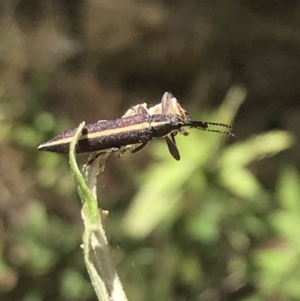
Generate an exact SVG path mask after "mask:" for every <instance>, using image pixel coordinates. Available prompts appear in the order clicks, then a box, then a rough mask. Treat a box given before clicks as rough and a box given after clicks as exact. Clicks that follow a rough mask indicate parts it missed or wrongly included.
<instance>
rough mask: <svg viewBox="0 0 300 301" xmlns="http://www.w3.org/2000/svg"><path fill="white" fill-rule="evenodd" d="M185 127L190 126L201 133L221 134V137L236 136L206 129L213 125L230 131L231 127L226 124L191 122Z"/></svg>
mask: <svg viewBox="0 0 300 301" xmlns="http://www.w3.org/2000/svg"><path fill="white" fill-rule="evenodd" d="M187 125H190V126H191V127H192V128H196V129H199V130H202V131H207V132H214V133H219V134H222V135H227V136H231V137H236V135H235V134H233V133H231V132H225V131H220V130H214V129H209V128H208V126H209V125H213V126H220V127H224V128H228V129H231V125H229V124H226V123H219V122H207V121H191V122H190V123H189V124H187Z"/></svg>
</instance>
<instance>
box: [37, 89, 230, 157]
mask: <svg viewBox="0 0 300 301" xmlns="http://www.w3.org/2000/svg"><path fill="white" fill-rule="evenodd" d="M209 125H214V126H221V127H226V128H231V126H230V125H227V124H223V123H215V122H204V121H193V120H192V119H191V118H190V116H189V114H188V113H187V111H186V110H184V109H183V108H182V107H181V106H180V104H179V103H178V101H177V99H176V98H175V97H174V96H173V95H172V94H171V93H170V92H165V93H164V95H163V97H162V99H161V102H160V103H159V104H157V105H155V106H153V107H150V108H148V107H147V104H146V103H144V104H139V105H136V106H134V107H132V108H130V109H129V110H128V111H127V112H126V113H125V114H124V115H123V116H122V118H118V119H115V120H99V121H97V122H96V123H92V124H87V125H86V126H85V127H84V128H83V130H82V135H81V136H80V138H79V140H78V143H77V146H76V153H94V152H96V153H95V155H94V156H93V157H94V159H95V158H96V157H97V156H98V155H101V154H104V153H105V154H110V153H113V152H119V154H120V155H122V154H123V153H124V152H125V151H127V150H131V151H132V152H133V153H135V152H138V151H140V150H142V149H143V148H144V147H145V146H146V145H147V144H148V143H149V142H150V141H151V140H152V139H153V138H164V139H165V140H166V142H167V145H168V148H169V151H170V153H171V155H172V156H173V157H174V158H175V159H176V160H180V155H179V151H178V148H177V146H176V141H175V136H176V134H178V133H180V134H183V135H188V131H187V130H186V129H185V128H184V127H190V128H197V129H201V130H206V131H210V132H217V133H222V134H226V135H230V136H234V134H233V133H231V132H222V131H219V130H214V129H209V128H208V127H209ZM74 133H75V129H69V130H66V131H64V132H63V133H61V134H59V135H57V136H55V137H54V138H52V139H50V140H49V141H47V142H45V143H42V144H40V145H39V146H38V150H44V151H50V152H57V153H68V152H69V146H70V143H71V141H72V139H73V136H74ZM94 159H93V160H94ZM89 161H90V160H89Z"/></svg>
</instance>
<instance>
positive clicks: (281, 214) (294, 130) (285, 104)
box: [0, 0, 300, 301]
mask: <svg viewBox="0 0 300 301" xmlns="http://www.w3.org/2000/svg"><path fill="white" fill-rule="evenodd" d="M299 15H300V4H299V2H298V1H269V0H251V1H250V0H238V1H233V0H228V1H219V0H215V1H211V0H210V1H208V0H204V1H196V0H195V1H187V2H186V1H142V2H141V1H134V0H126V1H121V2H120V1H115V0H110V1H107V0H84V1H83V0H74V1H65V0H61V1H54V0H50V1H36V0H20V1H1V3H0V152H1V157H0V300H4V301H13V300H16V301H20V300H25V301H27V300H30V301H32V300H34V301H35V300H36V301H39V300H51V301H55V300H57V301H59V300H96V298H95V295H94V292H93V290H92V287H91V285H90V283H89V279H88V275H87V273H86V271H85V267H84V264H83V255H82V250H81V249H80V244H81V235H82V230H83V227H82V224H81V219H80V206H79V205H78V202H79V201H78V199H77V196H76V193H75V188H74V183H73V178H72V176H71V172H70V170H69V166H68V159H67V157H66V156H60V155H57V154H51V153H46V152H45V153H43V152H38V151H37V150H36V147H37V145H38V144H39V143H41V142H44V141H46V140H47V139H50V138H52V137H53V136H54V135H56V134H58V133H60V132H61V131H63V130H65V129H67V128H70V127H72V126H76V125H78V124H79V123H80V122H81V121H82V120H85V121H86V122H94V121H96V120H98V119H113V118H117V117H119V116H122V114H123V113H124V112H125V111H126V110H127V109H128V108H129V107H130V106H131V105H133V104H137V103H143V102H148V103H150V104H156V103H158V102H159V101H160V98H161V96H162V94H163V93H164V92H165V91H167V90H168V91H171V92H173V93H174V94H175V95H176V97H177V98H178V99H179V101H180V102H181V104H182V106H183V107H184V108H186V109H187V110H188V112H189V113H190V115H191V116H192V117H193V118H194V119H197V120H198V119H203V120H208V121H216V122H229V123H230V122H231V121H232V123H233V125H234V132H235V133H236V134H237V135H238V138H237V139H231V138H230V139H229V138H228V137H224V136H222V135H217V134H214V133H208V132H201V131H197V130H195V129H191V131H190V132H191V133H190V135H189V136H188V137H183V136H178V137H177V143H178V147H179V150H180V153H181V157H182V158H181V161H179V162H177V161H175V160H174V159H173V158H171V156H170V154H169V153H168V149H167V146H166V145H165V142H164V141H163V140H162V141H153V142H151V143H150V146H149V147H148V148H147V149H146V150H144V151H143V152H141V153H138V154H135V155H131V154H125V155H124V156H123V158H122V159H118V158H115V157H111V158H109V159H108V161H107V164H106V170H105V172H104V173H103V174H102V175H101V176H100V177H99V182H98V186H99V191H98V199H99V203H100V205H101V207H102V208H105V209H108V210H109V211H110V215H109V218H108V220H107V232H108V233H109V235H110V241H111V244H112V246H113V247H112V252H113V256H114V258H115V260H116V263H117V267H118V270H119V273H120V274H121V279H122V281H123V284H124V287H125V291H126V292H127V293H128V296H129V299H130V300H172V301H173V300H192V301H194V300H195V301H196V300H201V301H215V300H220V301H225V300H229V301H236V300H247V301H265V300H270V301H271V300H279V301H285V300H299V299H300V291H299V276H300V275H299V262H300V255H299V252H300V247H299V242H298V241H299V239H298V236H299V235H298V229H299V226H300V225H299V220H300V211H299V210H300V209H299V208H300V191H299V184H300V183H299V181H300V179H299V171H298V170H299V162H300V155H299V154H300V151H299V128H300V118H299V116H300V115H299V114H300V102H299V99H300V88H299V87H300V85H299V78H300V39H299V37H300V18H299ZM239 87H243V88H239ZM246 92H247V95H246ZM226 95H227V96H226ZM245 97H246V98H245ZM243 98H245V99H244V102H243V103H241V100H242V99H243ZM224 99H225V101H224ZM85 159H86V158H85V156H84V155H83V156H80V157H79V160H81V161H82V162H84V161H85Z"/></svg>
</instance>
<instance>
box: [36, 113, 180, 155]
mask: <svg viewBox="0 0 300 301" xmlns="http://www.w3.org/2000/svg"><path fill="white" fill-rule="evenodd" d="M182 125H183V123H182V120H181V119H180V117H179V116H176V115H174V116H168V115H163V114H154V115H149V114H148V112H147V111H144V112H143V113H141V114H137V115H133V116H129V117H124V118H120V119H116V120H100V121H98V122H96V123H93V124H88V125H86V126H85V127H84V129H83V131H82V136H81V137H80V138H79V141H78V144H77V147H76V152H77V153H90V152H94V151H99V150H101V151H102V150H110V149H111V148H114V149H120V148H121V147H125V146H128V145H141V144H144V143H148V142H149V141H150V140H151V139H152V138H158V137H163V136H165V135H167V134H168V133H170V132H171V131H173V130H177V129H179V128H180V127H181V126H182ZM74 132H75V129H71V130H67V131H65V132H63V133H61V134H60V135H58V136H56V137H54V138H53V139H51V140H49V141H47V142H45V143H43V144H41V145H40V146H39V147H38V149H39V150H45V151H51V152H57V153H68V152H69V146H70V143H71V141H72V139H73V136H74Z"/></svg>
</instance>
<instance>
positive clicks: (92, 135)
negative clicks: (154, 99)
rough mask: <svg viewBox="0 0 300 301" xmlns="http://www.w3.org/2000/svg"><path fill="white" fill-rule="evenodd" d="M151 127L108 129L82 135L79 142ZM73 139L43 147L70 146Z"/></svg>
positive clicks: (137, 126)
mask: <svg viewBox="0 0 300 301" xmlns="http://www.w3.org/2000/svg"><path fill="white" fill-rule="evenodd" d="M157 123H159V122H157ZM162 123H163V122H162ZM149 126H152V123H151V125H150V123H149V122H143V123H138V124H131V125H128V126H124V127H122V128H114V129H107V130H103V131H99V132H94V133H88V134H85V135H82V136H81V137H80V138H79V140H83V139H88V140H92V139H96V138H101V137H105V136H111V135H115V134H121V133H127V132H134V131H139V130H143V129H146V128H148V127H149ZM72 139H73V136H72V137H66V138H62V139H59V140H56V141H51V142H49V143H45V144H44V145H43V146H44V147H50V146H54V145H59V144H68V143H71V141H72Z"/></svg>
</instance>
